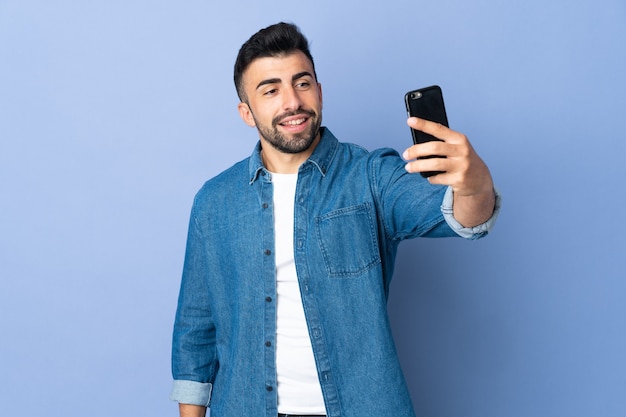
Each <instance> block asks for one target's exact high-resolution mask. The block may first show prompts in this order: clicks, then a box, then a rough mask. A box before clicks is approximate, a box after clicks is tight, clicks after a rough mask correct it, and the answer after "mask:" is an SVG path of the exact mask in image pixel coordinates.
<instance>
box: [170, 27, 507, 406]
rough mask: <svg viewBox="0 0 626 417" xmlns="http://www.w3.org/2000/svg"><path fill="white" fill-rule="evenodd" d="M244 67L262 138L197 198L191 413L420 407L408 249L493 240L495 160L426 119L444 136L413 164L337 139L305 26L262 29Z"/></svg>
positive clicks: (176, 359)
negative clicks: (402, 323)
mask: <svg viewBox="0 0 626 417" xmlns="http://www.w3.org/2000/svg"><path fill="white" fill-rule="evenodd" d="M234 78H235V86H236V88H237V92H238V95H239V98H240V99H241V103H240V104H239V107H238V109H239V114H240V116H241V118H242V119H243V121H244V122H245V123H246V124H248V125H249V126H251V127H255V128H256V129H257V130H258V133H259V138H260V141H259V143H258V144H257V146H256V149H255V150H254V152H253V153H252V155H251V156H250V157H249V158H247V159H245V160H243V161H241V162H239V163H237V164H235V165H234V166H233V167H231V168H230V169H228V170H226V171H224V172H223V173H221V174H220V175H218V176H216V177H215V178H213V179H211V180H209V181H208V182H207V183H206V184H205V185H204V186H203V187H202V189H201V190H200V191H199V192H198V194H197V195H196V197H195V200H194V205H193V208H192V213H191V220H190V224H189V235H188V241H187V251H186V256H185V264H184V269H183V278H182V284H181V290H180V295H179V303H178V311H177V314H176V322H175V325H174V340H173V358H172V367H173V376H174V388H173V391H172V395H171V398H172V399H173V400H176V401H178V402H179V404H180V415H181V416H184V417H188V416H204V415H205V412H206V407H210V409H211V416H212V417H231V416H232V417H261V416H267V417H269V416H272V417H276V416H277V415H279V416H280V415H289V416H293V415H307V416H311V415H327V416H333V417H339V416H341V417H365V416H376V417H380V416H394V417H400V416H413V415H414V412H413V408H412V405H411V401H410V398H409V394H408V390H407V387H406V384H405V382H404V378H403V376H402V371H401V369H400V365H399V363H398V359H397V356H396V352H395V348H394V344H393V340H392V336H391V330H390V326H389V323H388V319H387V312H386V300H387V294H388V289H389V282H390V280H391V276H392V273H393V268H394V262H395V256H396V250H397V247H398V244H399V242H400V241H401V240H403V239H407V238H414V237H420V236H426V237H444V236H457V235H461V236H463V237H465V238H468V239H475V238H479V237H482V236H484V235H485V234H486V233H487V232H488V230H489V228H490V226H491V224H492V223H493V221H494V219H495V215H496V214H495V213H496V212H497V208H498V206H499V202H498V201H499V200H498V198H497V197H496V194H495V191H494V186H493V183H492V179H491V176H490V174H489V170H488V168H487V166H486V165H485V164H484V163H483V162H482V161H481V159H480V158H479V157H478V155H476V153H475V152H474V150H473V149H472V147H471V145H470V144H469V142H468V140H467V138H466V137H465V136H464V135H462V134H460V133H458V132H454V131H452V130H450V129H447V128H446V127H444V126H440V125H437V124H435V123H431V122H427V121H424V120H418V119H415V118H410V119H409V120H408V123H409V125H410V126H411V127H412V128H414V129H419V130H422V131H424V132H427V133H430V134H433V135H434V136H436V137H438V138H440V139H442V140H443V142H431V143H427V144H421V145H415V146H412V147H410V148H409V149H407V150H406V151H405V152H404V154H403V157H404V160H403V159H402V158H400V156H399V155H398V154H397V153H396V152H395V151H393V150H390V149H381V150H377V151H374V152H371V153H370V152H367V151H366V150H364V149H362V148H360V147H358V146H355V145H351V144H344V143H341V142H338V141H337V139H335V137H334V136H333V135H332V133H331V132H330V131H329V130H328V129H327V128H324V127H321V122H322V119H321V117H322V115H321V111H322V88H321V85H320V84H319V83H318V82H317V75H316V73H315V67H314V63H313V58H312V57H311V54H310V52H309V48H308V43H307V40H306V38H305V37H304V36H303V35H302V34H301V33H300V32H299V30H298V28H297V27H295V26H293V25H290V24H285V23H280V24H277V25H273V26H270V27H268V28H266V29H263V30H261V31H259V32H258V33H256V34H255V35H253V36H252V37H251V38H250V39H249V40H248V41H247V42H246V43H245V44H244V45H243V46H242V47H241V50H240V51H239V55H238V57H237V60H236V63H235V77H234ZM427 155H441V156H445V157H446V158H445V159H444V158H436V159H421V160H417V159H416V158H419V157H421V156H427ZM406 161H410V162H406ZM421 171H444V173H442V174H439V175H436V176H434V177H430V178H429V179H428V180H426V179H424V178H422V177H421V176H420V175H416V174H415V173H417V172H421Z"/></svg>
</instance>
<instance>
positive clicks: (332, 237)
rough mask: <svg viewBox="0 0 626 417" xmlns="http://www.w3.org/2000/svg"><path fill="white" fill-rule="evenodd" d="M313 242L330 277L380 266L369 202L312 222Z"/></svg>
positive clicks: (353, 273)
mask: <svg viewBox="0 0 626 417" xmlns="http://www.w3.org/2000/svg"><path fill="white" fill-rule="evenodd" d="M315 222H316V230H317V239H318V242H319V245H320V249H321V251H322V256H323V258H324V264H325V266H326V270H327V272H328V274H329V275H330V276H334V277H350V276H356V275H359V274H362V273H363V272H365V271H367V270H369V269H370V268H372V267H373V266H375V265H377V264H379V263H380V253H379V251H378V238H377V235H376V226H375V221H374V216H373V213H372V207H371V205H370V204H369V203H364V204H360V205H357V206H351V207H346V208H342V209H339V210H334V211H331V212H329V213H326V214H324V215H322V216H319V217H317V218H316V219H315Z"/></svg>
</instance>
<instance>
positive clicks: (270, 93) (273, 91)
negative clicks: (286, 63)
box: [263, 88, 278, 96]
mask: <svg viewBox="0 0 626 417" xmlns="http://www.w3.org/2000/svg"><path fill="white" fill-rule="evenodd" d="M277 91H278V89H277V88H270V89H269V90H267V91H265V92H263V95H264V96H273V95H274V94H276V92H277Z"/></svg>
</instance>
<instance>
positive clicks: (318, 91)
mask: <svg viewBox="0 0 626 417" xmlns="http://www.w3.org/2000/svg"><path fill="white" fill-rule="evenodd" d="M243 88H244V91H245V94H246V97H247V102H246V103H240V104H239V113H240V115H241V118H242V119H243V120H244V122H246V124H248V125H249V126H253V127H254V126H256V128H257V129H258V131H259V134H260V136H261V141H262V143H263V142H267V143H269V144H270V145H271V146H272V147H274V148H275V149H277V150H278V151H280V152H284V153H290V154H296V153H301V152H305V151H307V150H309V148H311V145H312V144H313V143H314V142H315V143H316V142H317V139H318V138H319V130H320V125H321V123H322V113H321V112H322V88H321V85H320V84H318V83H317V80H316V79H315V76H314V72H313V66H312V64H311V61H309V59H308V58H307V57H306V55H304V54H303V53H302V52H300V51H297V52H294V53H291V54H289V55H285V56H280V57H266V58H257V59H255V60H254V61H252V63H251V64H250V65H249V66H248V68H247V69H246V71H245V72H244V74H243Z"/></svg>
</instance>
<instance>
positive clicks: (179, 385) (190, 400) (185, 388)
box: [170, 380, 213, 407]
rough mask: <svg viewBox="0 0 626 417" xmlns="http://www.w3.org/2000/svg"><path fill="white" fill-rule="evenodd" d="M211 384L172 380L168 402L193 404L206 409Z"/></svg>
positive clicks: (209, 397)
mask: <svg viewBox="0 0 626 417" xmlns="http://www.w3.org/2000/svg"><path fill="white" fill-rule="evenodd" d="M212 389H213V385H212V384H211V383H208V382H207V383H203V382H196V381H185V380H174V385H173V387H172V392H171V394H170V400H172V401H177V402H179V403H181V404H193V405H201V406H203V407H208V406H209V402H210V401H211V391H212Z"/></svg>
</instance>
